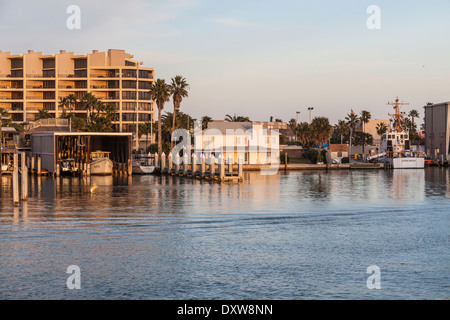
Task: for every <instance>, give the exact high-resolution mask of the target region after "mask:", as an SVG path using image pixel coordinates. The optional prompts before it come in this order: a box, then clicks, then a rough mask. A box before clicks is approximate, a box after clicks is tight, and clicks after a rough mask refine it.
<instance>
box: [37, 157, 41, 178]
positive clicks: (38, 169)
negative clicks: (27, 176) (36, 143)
mask: <svg viewBox="0 0 450 320" xmlns="http://www.w3.org/2000/svg"><path fill="white" fill-rule="evenodd" d="M37 157H38V158H37V174H38V175H40V174H41V173H42V172H41V164H42V159H41V156H40V155H38V156H37Z"/></svg>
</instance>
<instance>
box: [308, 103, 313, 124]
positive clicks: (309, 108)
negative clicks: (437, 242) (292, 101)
mask: <svg viewBox="0 0 450 320" xmlns="http://www.w3.org/2000/svg"><path fill="white" fill-rule="evenodd" d="M308 110H309V123H311V111H312V110H314V108H313V107H308Z"/></svg>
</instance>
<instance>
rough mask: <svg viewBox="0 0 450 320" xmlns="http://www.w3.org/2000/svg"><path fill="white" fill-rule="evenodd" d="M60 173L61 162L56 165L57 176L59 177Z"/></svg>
mask: <svg viewBox="0 0 450 320" xmlns="http://www.w3.org/2000/svg"><path fill="white" fill-rule="evenodd" d="M59 175H60V167H59V163H58V164H57V165H56V177H59Z"/></svg>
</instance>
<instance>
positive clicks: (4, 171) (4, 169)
mask: <svg viewBox="0 0 450 320" xmlns="http://www.w3.org/2000/svg"><path fill="white" fill-rule="evenodd" d="M1 172H3V173H8V172H9V165H7V164H2V165H1Z"/></svg>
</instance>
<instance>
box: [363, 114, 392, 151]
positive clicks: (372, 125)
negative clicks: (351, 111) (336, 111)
mask: <svg viewBox="0 0 450 320" xmlns="http://www.w3.org/2000/svg"><path fill="white" fill-rule="evenodd" d="M380 122H383V123H384V124H385V125H386V126H387V127H388V130H389V126H390V122H389V120H378V119H374V120H369V122H368V123H366V124H365V125H364V131H365V133H369V134H371V135H372V137H373V144H374V145H379V144H381V140H382V137H381V136H380V135H378V133H377V125H378V124H379V123H380ZM356 131H361V132H362V131H363V125H362V123H361V122H360V124H359V126H358V127H357V128H356Z"/></svg>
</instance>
